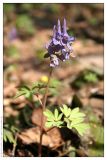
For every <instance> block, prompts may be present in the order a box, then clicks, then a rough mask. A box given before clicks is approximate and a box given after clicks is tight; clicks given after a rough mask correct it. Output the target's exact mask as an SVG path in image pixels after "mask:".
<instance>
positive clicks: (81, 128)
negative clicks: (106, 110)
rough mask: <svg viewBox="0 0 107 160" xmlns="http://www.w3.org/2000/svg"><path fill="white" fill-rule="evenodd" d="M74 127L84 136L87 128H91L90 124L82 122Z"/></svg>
mask: <svg viewBox="0 0 107 160" xmlns="http://www.w3.org/2000/svg"><path fill="white" fill-rule="evenodd" d="M73 128H75V129H76V130H77V131H78V133H79V134H80V135H81V136H83V134H84V133H85V132H86V130H88V129H89V125H88V124H85V123H80V124H76V125H74V126H73Z"/></svg>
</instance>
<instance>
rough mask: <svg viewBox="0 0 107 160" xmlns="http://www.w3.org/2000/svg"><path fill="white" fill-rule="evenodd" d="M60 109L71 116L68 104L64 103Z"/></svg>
mask: <svg viewBox="0 0 107 160" xmlns="http://www.w3.org/2000/svg"><path fill="white" fill-rule="evenodd" d="M60 110H61V111H62V113H63V114H64V115H65V116H66V117H68V116H70V112H71V109H70V108H68V107H67V105H65V104H63V107H61V108H60Z"/></svg>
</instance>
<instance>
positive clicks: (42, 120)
mask: <svg viewBox="0 0 107 160" xmlns="http://www.w3.org/2000/svg"><path fill="white" fill-rule="evenodd" d="M52 71H53V68H51V70H50V72H49V77H48V82H47V86H46V90H45V94H44V97H43V102H42V116H41V127H40V143H39V149H38V156H39V157H42V138H43V130H44V129H43V122H44V115H43V112H44V110H45V107H46V101H47V96H48V89H49V83H50V79H51V76H52Z"/></svg>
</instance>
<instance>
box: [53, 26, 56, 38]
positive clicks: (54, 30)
mask: <svg viewBox="0 0 107 160" xmlns="http://www.w3.org/2000/svg"><path fill="white" fill-rule="evenodd" d="M53 38H56V26H55V25H54V27H53Z"/></svg>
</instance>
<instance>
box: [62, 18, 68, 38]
mask: <svg viewBox="0 0 107 160" xmlns="http://www.w3.org/2000/svg"><path fill="white" fill-rule="evenodd" d="M63 35H68V34H67V28H66V20H65V18H64V22H63Z"/></svg>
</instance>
